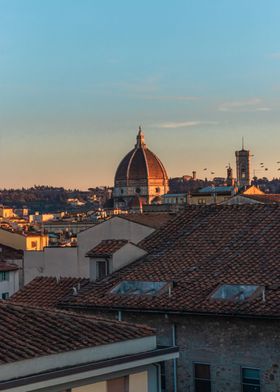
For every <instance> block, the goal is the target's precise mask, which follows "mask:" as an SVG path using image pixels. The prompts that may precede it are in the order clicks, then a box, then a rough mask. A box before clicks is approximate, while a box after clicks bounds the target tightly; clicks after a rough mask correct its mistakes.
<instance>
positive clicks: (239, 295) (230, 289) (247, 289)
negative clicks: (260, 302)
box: [211, 284, 261, 301]
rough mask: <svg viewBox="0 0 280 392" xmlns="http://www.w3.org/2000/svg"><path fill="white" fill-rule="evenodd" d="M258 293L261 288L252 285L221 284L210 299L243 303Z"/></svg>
mask: <svg viewBox="0 0 280 392" xmlns="http://www.w3.org/2000/svg"><path fill="white" fill-rule="evenodd" d="M260 293H261V286H255V285H252V284H222V285H221V286H219V287H218V288H217V290H215V292H214V293H213V294H212V295H211V298H213V299H219V300H228V301H245V300H246V299H248V298H250V297H251V296H253V295H255V294H260Z"/></svg>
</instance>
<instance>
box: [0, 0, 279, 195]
mask: <svg viewBox="0 0 280 392" xmlns="http://www.w3.org/2000/svg"><path fill="white" fill-rule="evenodd" d="M279 16H280V2H279V1H278V0H269V1H264V0H184V1H183V0H172V1H167V0H153V1H151V0H149V1H148V0H142V1H141V2H136V1H131V0H130V1H129V0H119V1H115V0H107V1H97V0H75V1H74V0H45V1H43V0H41V1H38V0H24V1H22V0H17V1H16V0H0V165H1V166H0V167H1V168H2V170H1V183H0V187H4V186H6V187H8V186H29V185H33V184H46V183H47V184H52V185H64V186H69V187H81V188H83V189H85V188H87V187H89V186H93V185H98V184H99V185H106V184H108V185H111V184H112V183H113V177H114V173H115V169H116V166H117V164H118V162H119V161H120V159H121V158H122V157H123V155H124V154H125V153H126V152H127V151H128V150H129V149H131V147H132V146H133V145H134V143H135V135H136V132H137V128H138V125H139V124H141V125H142V127H143V130H144V132H145V136H146V142H147V144H148V146H149V147H150V148H151V149H152V151H154V152H155V153H157V154H158V155H159V157H160V158H161V160H162V161H163V163H164V164H165V166H166V169H167V172H168V175H169V176H180V175H183V174H190V173H191V171H192V170H197V172H198V175H199V176H204V175H205V172H204V171H203V168H204V167H207V168H209V172H210V171H214V172H215V175H217V176H218V175H221V176H222V175H224V174H225V166H226V165H227V163H228V162H231V163H232V165H234V151H235V149H237V148H239V147H240V145H241V137H242V136H244V137H245V143H246V146H247V147H248V148H250V150H251V151H252V153H253V154H254V157H253V168H254V169H255V170H256V174H257V175H258V176H263V175H268V176H269V177H273V176H278V175H279V173H280V171H278V170H277V169H278V166H279V165H277V163H276V162H277V161H280V153H279V144H280V133H279V124H280V42H279V36H280V24H279ZM260 162H265V166H266V167H268V169H269V170H268V171H266V172H261V171H260V165H259V163H260Z"/></svg>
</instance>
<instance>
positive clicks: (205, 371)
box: [194, 363, 211, 392]
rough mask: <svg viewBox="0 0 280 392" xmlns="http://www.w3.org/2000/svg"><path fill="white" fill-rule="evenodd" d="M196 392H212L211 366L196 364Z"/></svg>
mask: <svg viewBox="0 0 280 392" xmlns="http://www.w3.org/2000/svg"><path fill="white" fill-rule="evenodd" d="M194 390H195V392H211V371H210V365H207V364H203V363H195V364H194Z"/></svg>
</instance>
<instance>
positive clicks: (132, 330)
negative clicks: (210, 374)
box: [0, 302, 178, 392]
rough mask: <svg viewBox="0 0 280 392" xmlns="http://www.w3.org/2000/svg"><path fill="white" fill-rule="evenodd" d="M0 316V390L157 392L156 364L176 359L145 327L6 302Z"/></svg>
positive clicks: (173, 350) (175, 353) (174, 349)
mask: <svg viewBox="0 0 280 392" xmlns="http://www.w3.org/2000/svg"><path fill="white" fill-rule="evenodd" d="M0 318H1V319H4V320H5V326H4V327H5V328H1V329H0V340H1V342H5V344H1V345H0V357H1V363H0V391H7V392H32V391H33V392H35V391H36V392H39V391H40V392H66V391H67V392H159V391H160V390H161V389H160V388H161V385H160V366H159V363H160V362H163V361H167V360H171V359H175V358H178V348H177V347H167V348H159V347H157V344H156V336H155V333H154V330H152V329H151V328H149V327H146V326H139V325H137V326H136V325H134V324H129V323H123V322H120V321H115V320H105V319H102V318H96V317H93V316H89V315H82V314H76V315H74V314H73V313H70V312H65V311H64V312H62V311H58V310H50V309H46V308H44V309H43V308H42V309H40V308H38V307H37V308H34V307H28V306H27V305H25V306H22V305H15V304H11V303H7V302H6V303H5V302H3V303H0ZM54 341H55V342H56V344H54Z"/></svg>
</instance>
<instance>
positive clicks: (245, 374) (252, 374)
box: [241, 368, 261, 392]
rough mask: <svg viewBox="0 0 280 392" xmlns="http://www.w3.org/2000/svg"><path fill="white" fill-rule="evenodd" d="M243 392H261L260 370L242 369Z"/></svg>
mask: <svg viewBox="0 0 280 392" xmlns="http://www.w3.org/2000/svg"><path fill="white" fill-rule="evenodd" d="M241 372H242V374H241V377H242V392H260V390H261V387H260V371H259V369H250V368H242V369H241Z"/></svg>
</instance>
